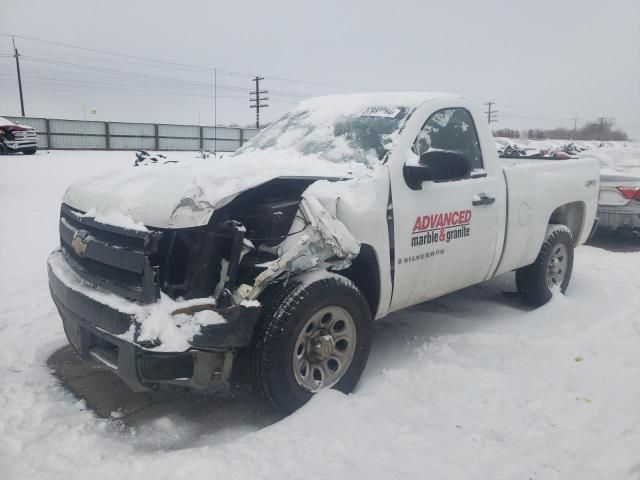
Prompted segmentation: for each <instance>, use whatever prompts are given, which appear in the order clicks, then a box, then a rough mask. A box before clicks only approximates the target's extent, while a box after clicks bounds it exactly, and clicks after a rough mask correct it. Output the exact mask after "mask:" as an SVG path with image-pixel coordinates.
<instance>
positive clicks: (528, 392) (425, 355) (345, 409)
mask: <svg viewBox="0 0 640 480" xmlns="http://www.w3.org/2000/svg"><path fill="white" fill-rule="evenodd" d="M617 148H623V147H615V148H613V149H609V150H608V154H609V155H610V156H611V157H612V158H614V157H615V158H623V157H624V158H628V156H625V155H622V154H618V153H619V152H618V153H614V152H613V151H614V150H616V149H617ZM194 155H195V154H193V153H169V154H168V156H169V157H170V158H172V159H176V158H188V157H193V156H194ZM133 159H134V157H133V153H131V152H65V151H56V152H53V151H52V152H51V153H50V154H47V153H46V152H38V154H37V155H35V156H31V157H29V156H21V155H18V156H5V157H0V378H1V381H0V477H1V478H7V479H27V478H29V479H31V478H47V479H50V478H51V479H57V478H60V479H65V480H67V479H71V478H91V479H94V480H97V479H101V478H105V479H112V478H134V477H136V478H154V479H164V478H171V479H174V478H190V479H192V478H229V479H233V478H252V479H255V478H277V479H285V478H307V479H308V478H366V479H372V478H381V479H382V478H384V479H389V478H435V479H440V480H442V479H492V480H496V479H515V478H518V479H577V478H580V479H605V478H610V479H624V478H640V277H639V272H640V252H634V253H613V252H608V251H605V250H601V249H597V248H594V247H588V246H585V247H581V248H580V249H579V250H578V251H577V252H576V260H575V267H574V275H573V280H572V284H571V286H570V289H569V291H568V292H567V295H566V296H556V297H554V299H553V300H552V302H551V303H550V304H548V305H546V306H545V307H543V308H540V309H538V310H528V309H526V308H524V307H523V306H522V305H521V304H520V303H519V301H518V300H517V299H516V298H514V297H513V295H511V294H505V292H513V278H512V276H510V275H507V276H503V277H499V278H497V279H494V280H492V281H491V282H488V283H485V284H482V285H480V286H477V287H473V288H470V289H467V290H464V291H462V292H458V293H456V294H453V295H449V296H447V297H445V298H443V299H440V300H438V301H434V302H429V303H425V304H422V305H419V306H416V307H413V308H411V309H409V310H407V311H404V312H401V313H398V314H394V315H391V316H389V317H388V318H386V319H384V320H382V321H380V322H378V323H377V325H376V332H375V344H374V348H373V351H372V355H371V359H370V363H369V366H368V367H367V370H366V371H365V375H364V377H363V379H362V381H361V383H360V385H359V387H358V389H357V391H356V392H355V393H354V394H352V395H348V396H345V395H343V394H340V393H338V392H335V391H327V392H323V393H321V394H319V395H318V396H317V397H316V398H315V399H314V400H313V401H312V402H310V403H309V404H308V405H307V406H305V407H304V408H302V409H301V410H300V411H298V412H296V413H295V414H294V415H291V416H290V417H288V418H285V419H284V420H282V421H280V422H278V423H276V424H273V425H271V426H269V427H266V428H263V429H261V430H257V429H256V428H255V427H253V426H251V425H244V426H241V427H237V426H235V427H229V428H228V429H226V430H225V429H224V428H223V429H222V431H220V430H219V431H216V432H213V431H212V432H210V433H203V432H202V430H201V429H196V428H195V427H193V424H192V423H189V422H187V421H182V419H181V418H180V417H179V416H177V415H168V416H167V417H165V418H159V419H155V420H153V421H150V424H149V425H148V426H147V427H148V428H137V429H129V428H125V427H124V426H123V424H122V422H121V420H117V419H116V420H104V419H100V418H98V417H97V416H96V415H95V414H94V413H93V412H92V411H90V410H88V409H86V408H85V406H84V403H83V402H82V401H78V399H77V398H75V397H73V395H72V394H70V393H69V392H68V391H67V390H66V389H65V388H64V387H63V386H61V385H59V383H58V381H57V380H56V378H55V377H53V376H52V375H51V374H50V372H49V370H48V367H47V365H46V362H47V359H48V357H49V356H50V355H51V354H52V353H53V352H55V351H56V350H58V349H59V348H61V347H62V346H64V345H65V344H66V340H65V337H64V333H63V331H62V326H61V322H60V320H59V318H58V315H57V313H56V311H55V309H54V306H53V304H52V302H51V300H50V298H49V292H48V287H47V279H46V272H45V258H46V256H47V254H48V252H49V251H50V250H51V249H52V248H53V247H54V246H55V245H56V244H57V243H58V240H57V222H58V209H59V201H60V198H61V196H62V194H63V191H64V189H65V186H66V185H67V184H68V183H70V182H72V181H75V180H77V179H80V178H82V177H85V176H89V175H94V174H99V173H103V172H105V171H108V170H118V169H122V168H132V167H131V165H132V163H133ZM624 162H627V160H625V161H624ZM638 167H640V161H639V162H638ZM141 168H144V167H141ZM203 408H206V407H203Z"/></svg>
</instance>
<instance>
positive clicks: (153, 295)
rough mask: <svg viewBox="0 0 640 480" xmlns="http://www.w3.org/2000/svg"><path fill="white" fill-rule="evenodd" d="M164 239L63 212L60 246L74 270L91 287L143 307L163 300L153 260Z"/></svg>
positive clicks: (68, 209) (67, 210) (64, 207)
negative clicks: (160, 299) (114, 294)
mask: <svg viewBox="0 0 640 480" xmlns="http://www.w3.org/2000/svg"><path fill="white" fill-rule="evenodd" d="M161 237H162V233H161V232H157V231H140V230H129V229H124V228H121V227H115V226H112V225H107V224H103V223H99V222H96V221H94V220H93V219H92V218H91V217H86V216H84V215H83V213H82V212H80V211H78V210H74V209H72V208H71V207H69V206H67V205H64V204H63V205H62V208H61V210H60V245H61V247H62V253H63V255H64V257H65V260H66V261H67V263H68V264H69V265H70V266H71V268H73V270H74V271H75V272H76V273H77V274H78V275H80V277H82V278H83V279H84V280H85V281H87V282H88V283H90V284H92V285H94V286H96V287H100V288H102V289H104V290H107V291H110V292H113V293H116V294H118V295H120V296H122V297H125V298H128V299H130V300H135V301H137V302H139V303H151V302H154V301H155V300H157V299H158V298H159V296H160V289H159V282H158V267H157V266H153V265H152V263H151V260H150V258H151V256H152V255H153V254H154V253H156V252H157V251H158V245H159V242H160V238H161Z"/></svg>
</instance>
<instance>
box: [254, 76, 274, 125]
mask: <svg viewBox="0 0 640 480" xmlns="http://www.w3.org/2000/svg"><path fill="white" fill-rule="evenodd" d="M260 80H264V77H258V76H256V77H255V78H254V79H253V81H254V82H256V89H255V90H254V91H253V92H249V108H255V109H256V128H257V129H260V109H261V108H266V107H268V106H269V105H268V104H267V103H262V102H263V101H264V100H269V97H261V96H260V95H265V94H267V93H269V90H260Z"/></svg>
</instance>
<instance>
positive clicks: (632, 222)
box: [598, 167, 640, 238]
mask: <svg viewBox="0 0 640 480" xmlns="http://www.w3.org/2000/svg"><path fill="white" fill-rule="evenodd" d="M600 178H601V183H600V199H599V201H598V230H604V231H608V232H614V233H620V234H623V235H630V236H633V237H635V238H640V176H639V175H633V174H631V173H625V172H618V171H616V170H612V169H610V168H607V167H605V168H603V169H602V170H601V171H600Z"/></svg>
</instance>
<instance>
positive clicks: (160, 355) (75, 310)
mask: <svg viewBox="0 0 640 480" xmlns="http://www.w3.org/2000/svg"><path fill="white" fill-rule="evenodd" d="M47 270H48V275H49V289H50V291H51V296H52V298H53V301H54V303H55V305H56V307H57V309H58V312H59V313H60V316H61V317H62V322H63V326H64V331H65V334H66V336H67V338H68V340H69V343H71V345H72V346H73V347H74V348H75V349H76V350H77V351H78V353H79V354H80V356H81V357H83V358H85V359H87V358H89V357H93V358H95V359H96V360H98V361H99V362H100V363H102V364H103V365H105V366H107V367H108V368H110V369H112V370H113V371H114V372H115V373H116V374H117V375H118V377H120V378H121V379H122V380H123V382H124V383H125V384H127V385H128V386H129V387H130V388H131V389H132V390H133V391H136V392H144V391H150V390H157V389H158V388H160V387H163V388H167V389H178V390H194V391H198V392H201V393H210V394H222V395H228V394H230V393H231V392H232V387H233V386H234V385H235V384H236V383H237V381H241V377H242V374H241V373H240V372H239V371H238V368H237V365H235V366H234V364H237V363H238V362H235V359H236V353H237V349H241V348H243V347H247V346H248V345H249V344H250V342H251V337H252V335H253V328H254V326H255V323H256V321H257V318H258V315H259V313H260V309H259V307H244V306H240V305H236V306H232V307H228V308H224V309H219V310H217V312H218V313H220V314H221V315H222V316H223V317H224V318H225V320H226V323H222V324H213V325H206V326H203V327H202V328H201V333H200V334H199V335H196V336H194V337H193V340H192V342H191V345H192V348H191V349H189V350H187V351H184V352H159V351H154V350H153V348H146V347H145V346H144V345H140V344H138V343H136V337H137V332H139V322H138V318H139V316H140V314H141V313H143V312H144V310H145V309H146V308H151V306H149V305H146V306H145V305H140V304H137V303H135V302H131V301H128V300H125V299H123V298H122V297H118V296H116V295H114V294H112V293H109V292H105V291H103V290H100V289H98V288H95V287H91V286H88V285H87V283H86V282H84V281H83V280H82V279H81V278H80V277H78V276H77V274H76V273H75V272H74V270H73V269H72V268H71V267H70V266H69V265H68V264H67V262H66V261H65V260H64V257H63V255H62V252H60V251H59V250H58V251H54V252H53V253H52V254H51V255H50V257H49V260H48V262H47ZM132 326H133V327H134V328H131V327H132ZM130 332H134V333H133V341H131V338H130V337H131V333H130ZM141 343H142V342H141Z"/></svg>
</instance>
